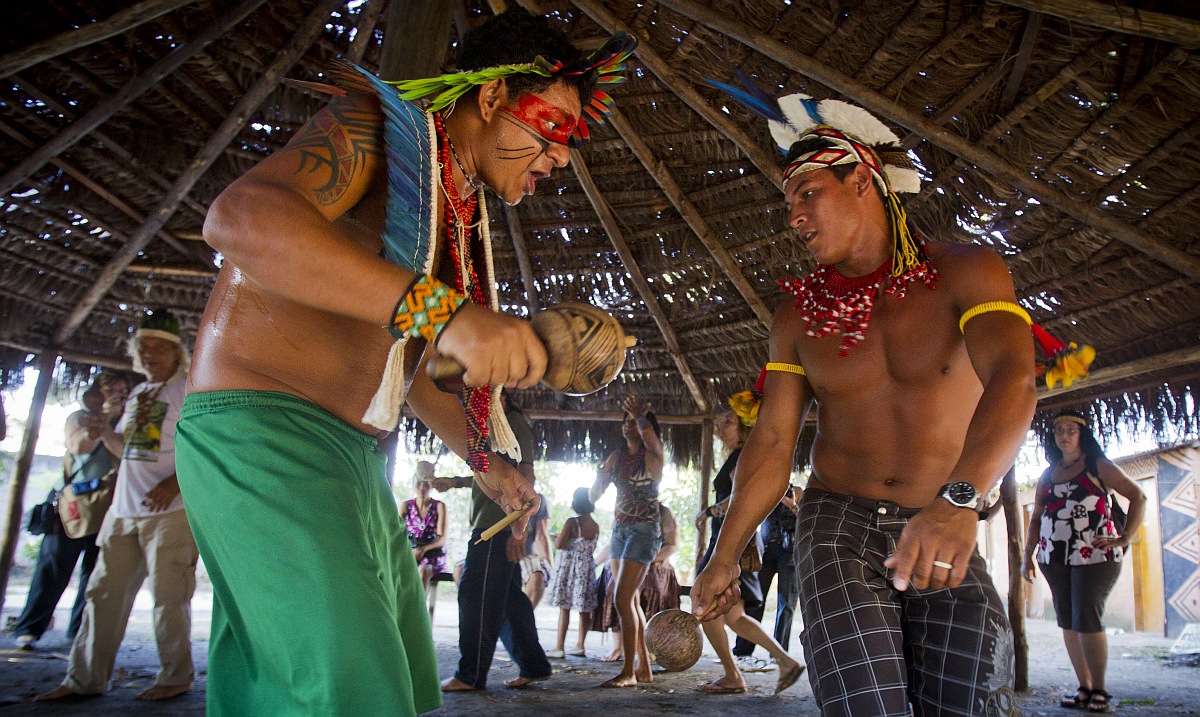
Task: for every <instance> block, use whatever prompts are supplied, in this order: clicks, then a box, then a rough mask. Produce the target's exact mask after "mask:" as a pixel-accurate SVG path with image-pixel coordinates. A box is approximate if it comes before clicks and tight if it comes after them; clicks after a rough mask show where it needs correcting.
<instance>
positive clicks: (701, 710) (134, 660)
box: [0, 582, 1200, 717]
mask: <svg viewBox="0 0 1200 717" xmlns="http://www.w3.org/2000/svg"><path fill="white" fill-rule="evenodd" d="M27 587H28V586H27V584H24V583H17V584H14V585H11V586H10V587H9V591H8V595H7V599H6V600H5V607H4V611H3V617H4V619H5V620H7V618H8V616H10V615H15V614H16V613H17V612H19V611H20V609H21V607H22V606H23V605H24V603H25V592H26V590H27ZM206 588H207V583H204V582H201V585H200V589H199V590H198V591H197V594H196V598H195V600H194V602H193V612H194V621H193V628H194V629H193V635H194V638H193V650H194V653H195V659H196V666H197V670H198V674H199V677H198V679H197V682H196V685H195V687H194V689H193V690H192V691H191V692H190V693H189V694H187V695H184V696H182V697H179V698H176V699H173V700H168V701H166V702H159V703H144V702H138V701H136V700H134V695H136V694H137V693H138V692H140V691H141V690H143V689H145V688H146V687H148V686H149V685H150V684H151V682H152V681H153V676H154V672H155V670H156V669H157V666H158V656H157V652H156V650H155V647H154V641H153V633H152V631H151V626H150V602H149V598H148V596H147V595H146V593H145V592H144V591H143V592H142V594H140V595H139V597H138V601H137V604H136V605H135V606H134V613H133V616H132V618H131V620H130V625H129V630H128V633H127V635H126V638H125V644H124V645H123V646H122V648H121V652H120V654H119V656H118V658H117V674H116V676H115V679H114V682H113V690H112V692H110V693H109V694H108V695H106V696H104V697H99V698H94V699H86V700H77V701H71V702H68V701H63V702H57V703H34V702H32V701H31V698H32V697H33V696H34V695H35V694H37V693H39V692H43V691H45V690H49V689H52V688H53V687H55V686H56V685H57V684H58V683H59V681H60V680H61V679H62V676H63V674H64V673H65V671H66V653H67V651H68V649H69V645H67V644H65V642H64V640H63V633H62V628H64V627H65V626H66V623H67V620H68V615H67V610H66V608H67V606H68V605H69V601H68V599H66V598H64V600H63V601H62V603H61V606H60V609H59V611H58V613H57V615H56V617H55V623H56V627H55V629H52V630H51V631H50V632H48V633H47V634H46V635H45V636H44V637H43V639H42V641H41V643H40V644H39V645H38V648H37V649H36V650H34V651H32V652H29V651H21V650H17V649H15V647H14V639H15V636H14V635H13V634H12V633H3V634H2V635H0V665H2V666H0V717H4V716H5V715H79V716H82V715H88V716H89V717H104V716H105V715H113V716H116V715H122V716H124V715H136V716H138V717H183V716H184V715H189V716H190V715H203V714H204V687H205V676H206V669H205V668H206V665H207V661H206V652H207V649H208V640H207V635H208V627H209V617H210V613H211V592H210V591H209V590H207V589H206ZM71 590H72V591H68V593H67V595H68V597H70V596H73V595H74V593H73V587H72V589H71ZM573 617H574V616H573ZM770 617H771V616H770V614H768V618H770ZM537 619H538V624H539V625H540V626H542V627H541V629H540V631H539V632H540V634H541V640H542V644H543V645H544V646H547V647H551V648H552V647H553V646H554V640H555V634H554V630H555V626H556V625H557V619H558V611H557V610H556V609H553V608H547V607H541V608H539V609H538V611H537ZM457 634H458V633H457V606H456V604H455V602H454V588H453V586H442V588H441V590H440V595H439V602H438V606H437V611H436V614H435V619H434V637H435V639H436V641H437V645H438V661H439V664H440V667H441V670H440V671H441V674H442V675H443V676H449V675H451V674H453V672H454V667H455V662H456V660H457V657H458V650H457ZM1029 634H1030V648H1031V649H1030V659H1031V666H1030V680H1031V682H1032V683H1033V689H1032V690H1031V691H1030V692H1028V693H1026V694H1024V695H1021V697H1020V702H1021V705H1022V708H1023V710H1024V712H1025V714H1026V715H1027V716H1028V717H1033V716H1034V715H1056V716H1060V717H1066V716H1067V715H1079V714H1081V713H1080V712H1079V711H1077V710H1065V709H1060V708H1059V707H1058V706H1057V705H1058V697H1059V695H1060V694H1061V693H1062V692H1065V691H1067V690H1070V689H1073V688H1074V687H1075V681H1074V678H1073V676H1072V673H1071V670H1070V666H1069V664H1068V662H1067V656H1066V653H1065V651H1064V650H1063V647H1062V642H1061V633H1060V632H1059V631H1058V629H1057V628H1056V627H1055V626H1054V625H1053V624H1052V623H1049V622H1044V621H1040V620H1035V621H1031V622H1030V623H1029ZM573 640H574V635H571V636H570V637H569V641H568V646H570V645H571V644H573ZM1170 645H1171V641H1169V640H1167V639H1165V638H1162V637H1157V636H1154V635H1148V634H1145V633H1136V634H1121V635H1115V636H1113V637H1111V638H1110V650H1109V654H1110V663H1109V685H1110V688H1109V689H1110V691H1111V692H1112V693H1113V694H1114V695H1116V696H1117V697H1118V698H1119V699H1120V700H1121V705H1120V706H1119V708H1118V710H1117V711H1118V712H1119V713H1121V714H1128V715H1139V716H1145V717H1165V716H1166V715H1200V668H1197V667H1194V666H1190V667H1189V666H1183V665H1179V664H1177V663H1173V662H1171V661H1170V660H1168V659H1166V653H1167V650H1168V648H1169V647H1170ZM611 647H612V642H611V639H607V638H602V636H600V635H598V634H596V633H591V634H590V635H589V638H588V641H587V649H588V654H589V657H588V658H574V657H572V658H567V659H566V660H555V661H553V663H554V665H555V675H554V679H552V680H549V681H547V682H544V683H539V684H537V685H536V686H534V687H533V688H530V689H526V690H520V691H518V690H509V689H506V688H504V686H503V682H504V680H507V679H511V678H513V677H516V676H517V670H516V668H515V667H514V666H513V665H512V663H511V662H507V661H504V660H498V661H497V662H496V663H494V665H493V668H492V672H491V675H490V678H489V685H490V689H489V690H487V691H481V692H474V693H460V694H452V695H447V696H446V700H445V705H444V706H443V707H442V708H441V709H439V710H437V711H436V712H433V713H432V714H433V715H437V716H438V717H451V716H463V717H465V716H467V715H471V716H472V717H474V716H476V715H481V714H488V715H489V717H504V716H506V715H514V716H515V715H521V716H522V717H525V716H527V715H529V714H545V715H603V714H621V715H622V716H623V717H624V716H625V715H664V714H665V715H699V716H700V717H726V716H727V715H728V714H730V712H731V709H735V710H736V711H737V713H738V714H750V715H755V717H770V716H772V715H816V714H817V708H816V704H815V702H814V701H813V697H812V691H811V689H810V688H809V685H808V680H807V676H805V677H802V678H801V679H800V681H799V682H797V683H796V685H795V686H794V687H792V688H791V689H789V690H788V691H786V692H784V693H783V694H782V695H780V696H778V697H775V696H773V695H772V691H773V686H774V683H775V677H776V675H775V673H774V672H767V673H760V674H751V675H747V676H746V678H747V680H746V681H747V684H748V685H749V690H748V691H747V693H746V694H744V695H733V696H714V695H705V694H701V693H699V692H696V691H695V690H694V689H693V687H694V686H695V685H696V684H697V683H699V682H701V681H704V680H710V679H715V678H716V677H718V676H720V669H719V667H718V666H717V665H715V664H714V663H713V662H712V659H711V658H712V654H711V653H706V654H705V656H704V657H703V658H701V660H700V662H699V663H698V664H697V665H696V666H695V667H693V668H692V669H691V670H688V671H686V672H680V673H657V674H656V675H655V681H654V683H653V684H650V685H645V686H638V687H636V688H633V689H628V690H608V689H600V688H599V687H598V685H599V684H600V683H601V682H603V681H604V680H605V679H607V678H608V677H611V676H612V675H614V674H616V671H617V668H616V667H615V666H614V665H612V664H608V663H604V662H601V661H600V660H598V659H595V658H596V657H598V656H601V655H605V654H607V653H608V652H609V651H610V650H611ZM791 647H792V654H793V655H796V656H799V654H800V649H799V643H798V640H796V639H795V637H793V640H792V645H791ZM500 654H502V653H500ZM735 704H736V707H735V706H734V705H735Z"/></svg>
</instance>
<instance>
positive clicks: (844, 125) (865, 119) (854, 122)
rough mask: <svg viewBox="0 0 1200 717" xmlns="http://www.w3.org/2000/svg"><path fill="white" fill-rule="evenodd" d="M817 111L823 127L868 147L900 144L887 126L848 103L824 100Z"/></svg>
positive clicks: (898, 139)
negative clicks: (825, 126) (850, 136)
mask: <svg viewBox="0 0 1200 717" xmlns="http://www.w3.org/2000/svg"><path fill="white" fill-rule="evenodd" d="M781 103H782V101H781ZM781 106H782V104H781ZM818 111H819V112H820V113H821V119H822V120H824V124H825V125H827V126H829V127H833V128H834V129H837V130H840V131H842V132H845V133H846V134H849V135H852V136H853V137H854V138H855V139H857V140H858V141H859V142H862V143H863V144H865V145H867V146H868V147H879V146H881V145H888V144H899V142H900V138H899V137H897V136H896V135H895V134H894V133H893V132H892V131H891V130H890V129H888V127H887V125H885V124H884V123H883V122H880V121H879V120H878V119H877V118H876V117H875V115H873V114H871V113H870V112H868V111H866V110H864V109H863V108H861V107H856V106H855V105H852V104H850V103H848V102H842V101H841V100H824V101H822V102H821V104H820V107H819V109H818ZM789 118H790V117H789Z"/></svg>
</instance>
